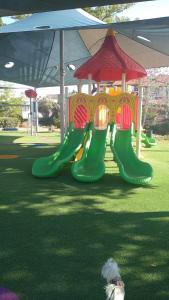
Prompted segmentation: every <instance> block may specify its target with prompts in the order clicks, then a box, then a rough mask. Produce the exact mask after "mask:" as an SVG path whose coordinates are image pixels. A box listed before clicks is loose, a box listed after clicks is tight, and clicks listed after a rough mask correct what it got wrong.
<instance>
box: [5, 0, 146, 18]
mask: <svg viewBox="0 0 169 300" xmlns="http://www.w3.org/2000/svg"><path fill="white" fill-rule="evenodd" d="M142 1H144V0H134V1H132V0H81V1H80V2H79V1H77V0H71V1H70V0H62V1H58V0H48V1H42V0H22V1H21V0H6V1H5V0H0V16H12V15H20V14H26V13H35V12H44V11H52V10H61V9H70V8H78V7H81V8H82V7H91V6H101V5H107V4H121V3H129V2H130V3H132V2H142ZM147 1H148V0H147Z"/></svg>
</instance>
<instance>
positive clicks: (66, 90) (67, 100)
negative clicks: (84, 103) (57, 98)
mask: <svg viewBox="0 0 169 300" xmlns="http://www.w3.org/2000/svg"><path fill="white" fill-rule="evenodd" d="M68 103H69V89H68V87H66V88H65V105H64V107H65V109H64V111H65V132H66V131H67V127H68Z"/></svg>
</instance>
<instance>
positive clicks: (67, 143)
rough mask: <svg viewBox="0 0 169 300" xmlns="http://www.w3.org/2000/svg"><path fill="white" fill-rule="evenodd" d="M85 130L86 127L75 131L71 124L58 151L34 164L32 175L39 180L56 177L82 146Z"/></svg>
mask: <svg viewBox="0 0 169 300" xmlns="http://www.w3.org/2000/svg"><path fill="white" fill-rule="evenodd" d="M86 130H87V126H86V128H85V129H75V128H73V125H72V124H71V125H70V127H69V129H68V131H67V134H66V136H65V138H64V141H63V143H62V144H61V145H60V147H59V148H58V150H57V151H56V152H55V153H53V154H52V155H50V156H47V157H42V158H39V159H37V160H36V161H35V162H34V164H33V167H32V175H33V176H36V177H39V178H45V177H53V176H56V175H57V174H58V172H59V171H60V170H61V169H62V168H63V167H64V165H65V164H66V163H67V162H69V161H70V160H71V159H73V157H74V155H75V154H76V152H77V151H78V150H79V148H80V147H81V146H82V143H83V140H84V136H85V134H86Z"/></svg>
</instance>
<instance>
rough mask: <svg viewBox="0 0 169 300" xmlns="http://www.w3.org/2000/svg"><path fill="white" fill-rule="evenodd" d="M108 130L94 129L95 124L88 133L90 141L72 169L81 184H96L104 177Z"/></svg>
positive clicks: (73, 174) (88, 140)
mask: <svg viewBox="0 0 169 300" xmlns="http://www.w3.org/2000/svg"><path fill="white" fill-rule="evenodd" d="M108 128H109V127H108ZM108 128H107V129H105V130H98V129H95V128H94V127H93V124H92V125H91V127H90V130H89V132H88V139H87V141H86V144H85V145H84V151H83V155H82V157H81V159H80V160H79V161H76V162H75V163H74V164H73V165H72V167H71V172H72V176H73V177H74V178H75V179H76V180H78V181H81V182H95V181H97V180H99V179H100V178H101V177H102V176H103V175H104V173H105V164H104V156H105V150H106V137H107V131H108Z"/></svg>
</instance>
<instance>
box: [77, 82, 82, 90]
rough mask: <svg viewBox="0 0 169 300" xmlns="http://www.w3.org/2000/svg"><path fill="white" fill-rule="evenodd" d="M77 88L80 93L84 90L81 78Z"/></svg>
mask: <svg viewBox="0 0 169 300" xmlns="http://www.w3.org/2000/svg"><path fill="white" fill-rule="evenodd" d="M77 90H78V93H81V92H82V81H81V80H79V84H78V85H77Z"/></svg>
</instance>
